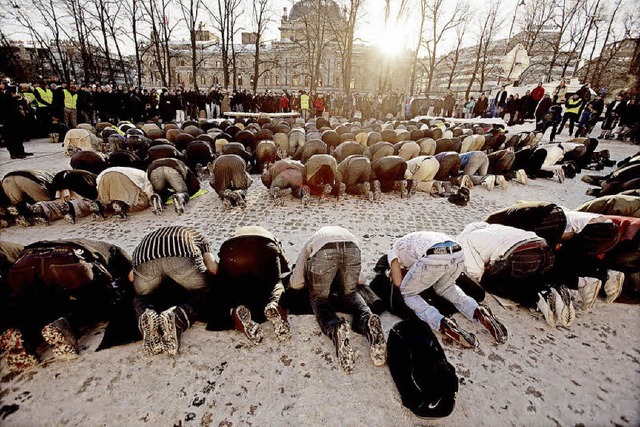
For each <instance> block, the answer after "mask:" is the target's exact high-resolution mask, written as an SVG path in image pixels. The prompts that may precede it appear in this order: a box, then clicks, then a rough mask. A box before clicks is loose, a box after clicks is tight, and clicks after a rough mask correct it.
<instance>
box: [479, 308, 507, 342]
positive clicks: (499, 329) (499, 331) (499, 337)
mask: <svg viewBox="0 0 640 427" xmlns="http://www.w3.org/2000/svg"><path fill="white" fill-rule="evenodd" d="M489 314H490V317H488V318H484V320H485V321H486V323H485V322H480V323H482V326H484V327H485V328H486V329H487V330H488V331H489V333H490V334H491V336H492V337H493V338H494V339H495V340H496V341H497V342H499V343H500V344H504V343H506V342H507V340H508V339H509V333H508V332H507V328H506V327H505V326H504V325H503V324H502V323H501V322H500V321H499V320H498V319H497V318H496V317H495V316H494V315H493V313H491V312H490V313H489Z"/></svg>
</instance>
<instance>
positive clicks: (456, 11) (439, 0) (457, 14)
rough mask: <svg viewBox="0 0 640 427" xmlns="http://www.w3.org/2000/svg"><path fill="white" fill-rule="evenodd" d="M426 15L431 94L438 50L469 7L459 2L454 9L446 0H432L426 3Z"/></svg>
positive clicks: (426, 42) (428, 82) (426, 43)
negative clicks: (444, 38)
mask: <svg viewBox="0 0 640 427" xmlns="http://www.w3.org/2000/svg"><path fill="white" fill-rule="evenodd" d="M425 5H426V8H425V11H424V13H425V14H426V23H427V24H428V28H427V33H428V37H427V38H426V40H425V46H426V48H427V55H428V56H427V58H428V61H427V73H428V80H427V87H426V92H427V93H429V92H431V86H432V84H433V77H434V74H435V69H436V65H437V63H438V48H439V47H440V46H441V42H442V39H443V37H444V36H445V34H447V33H448V32H449V31H450V30H452V29H454V28H455V27H456V26H458V25H459V24H460V23H461V22H462V21H463V18H464V17H465V16H466V14H467V13H468V12H467V9H468V6H467V4H466V3H464V2H462V1H457V2H456V3H455V5H454V6H453V8H452V7H451V6H450V5H449V3H448V2H446V0H431V1H428V2H426V4H425Z"/></svg>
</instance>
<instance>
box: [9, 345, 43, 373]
mask: <svg viewBox="0 0 640 427" xmlns="http://www.w3.org/2000/svg"><path fill="white" fill-rule="evenodd" d="M6 361H7V366H8V367H9V370H10V371H12V372H22V371H24V370H25V369H27V368H30V367H32V366H34V365H37V364H38V359H36V357H35V356H34V355H32V354H29V353H27V351H26V350H25V349H20V350H12V351H10V352H9V353H8V354H7V359H6Z"/></svg>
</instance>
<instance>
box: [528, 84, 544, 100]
mask: <svg viewBox="0 0 640 427" xmlns="http://www.w3.org/2000/svg"><path fill="white" fill-rule="evenodd" d="M543 96H544V88H543V87H542V86H536V88H535V89H533V90H532V91H531V97H532V98H533V99H534V101H540V100H541V99H542V97H543Z"/></svg>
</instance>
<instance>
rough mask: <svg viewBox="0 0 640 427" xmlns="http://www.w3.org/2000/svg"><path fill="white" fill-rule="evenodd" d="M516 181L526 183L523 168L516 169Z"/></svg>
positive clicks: (525, 174)
mask: <svg viewBox="0 0 640 427" xmlns="http://www.w3.org/2000/svg"><path fill="white" fill-rule="evenodd" d="M516 182H518V183H520V184H522V185H527V173H526V172H525V171H524V169H518V170H517V171H516Z"/></svg>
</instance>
